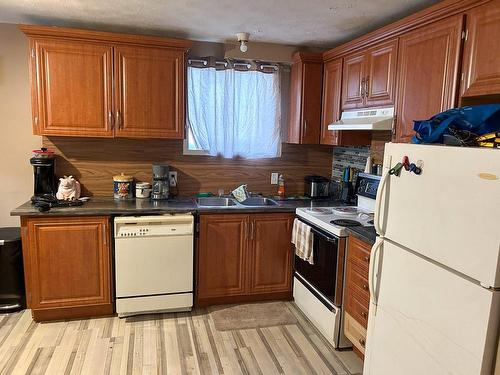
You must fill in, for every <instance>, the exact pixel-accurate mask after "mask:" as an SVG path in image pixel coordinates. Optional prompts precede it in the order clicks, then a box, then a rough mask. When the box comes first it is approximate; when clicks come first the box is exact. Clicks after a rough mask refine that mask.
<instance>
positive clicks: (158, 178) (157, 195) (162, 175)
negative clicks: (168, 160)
mask: <svg viewBox="0 0 500 375" xmlns="http://www.w3.org/2000/svg"><path fill="white" fill-rule="evenodd" d="M168 171H169V168H168V165H167V164H153V184H152V191H151V199H152V200H164V199H168V197H169V195H170V184H169V177H168Z"/></svg>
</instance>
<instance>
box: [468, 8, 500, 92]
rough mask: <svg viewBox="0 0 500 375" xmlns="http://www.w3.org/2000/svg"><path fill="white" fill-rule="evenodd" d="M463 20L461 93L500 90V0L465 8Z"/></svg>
mask: <svg viewBox="0 0 500 375" xmlns="http://www.w3.org/2000/svg"><path fill="white" fill-rule="evenodd" d="M466 24H467V31H466V35H467V39H466V41H465V44H464V54H463V56H464V57H463V63H462V73H463V76H462V82H461V95H462V96H463V97H471V96H482V95H492V94H500V58H499V56H500V42H499V40H498V39H499V35H500V1H498V0H495V1H492V2H490V3H487V4H485V5H483V6H479V7H477V8H473V9H472V10H470V11H469V12H467V15H466Z"/></svg>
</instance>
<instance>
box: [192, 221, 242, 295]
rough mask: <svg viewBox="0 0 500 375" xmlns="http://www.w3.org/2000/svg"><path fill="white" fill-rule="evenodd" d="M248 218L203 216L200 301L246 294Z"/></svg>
mask: <svg viewBox="0 0 500 375" xmlns="http://www.w3.org/2000/svg"><path fill="white" fill-rule="evenodd" d="M247 229H248V215H238V214H236V215H231V214H221V215H201V216H200V238H199V243H198V260H197V264H198V266H197V267H198V282H197V291H198V299H203V298H211V297H229V296H238V295H243V294H245V292H246V271H245V269H246V266H247V264H246V257H247V248H248V244H247V242H248V239H247Z"/></svg>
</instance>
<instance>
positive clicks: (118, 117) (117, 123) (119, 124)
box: [116, 111, 122, 129]
mask: <svg viewBox="0 0 500 375" xmlns="http://www.w3.org/2000/svg"><path fill="white" fill-rule="evenodd" d="M116 126H118V129H121V128H122V119H121V117H120V111H116Z"/></svg>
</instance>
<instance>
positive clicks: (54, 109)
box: [31, 39, 113, 137]
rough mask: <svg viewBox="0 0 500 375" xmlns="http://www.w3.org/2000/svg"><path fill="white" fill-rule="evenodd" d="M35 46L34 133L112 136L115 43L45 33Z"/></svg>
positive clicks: (34, 43) (33, 80)
mask: <svg viewBox="0 0 500 375" xmlns="http://www.w3.org/2000/svg"><path fill="white" fill-rule="evenodd" d="M31 47H32V53H31V69H32V73H31V78H32V81H31V89H32V98H33V102H32V103H33V127H34V130H35V131H34V132H35V134H40V135H66V136H93V137H112V136H113V129H112V124H111V118H110V115H111V111H112V108H113V107H112V87H113V86H112V59H113V49H112V46H111V45H108V44H100V43H94V42H84V41H67V40H50V39H47V40H45V39H42V40H36V41H32V43H31Z"/></svg>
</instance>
